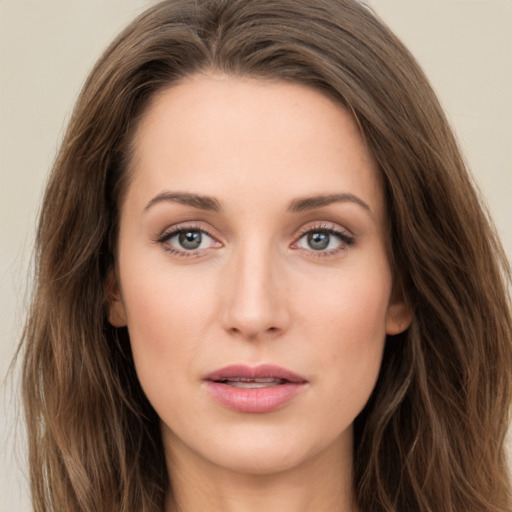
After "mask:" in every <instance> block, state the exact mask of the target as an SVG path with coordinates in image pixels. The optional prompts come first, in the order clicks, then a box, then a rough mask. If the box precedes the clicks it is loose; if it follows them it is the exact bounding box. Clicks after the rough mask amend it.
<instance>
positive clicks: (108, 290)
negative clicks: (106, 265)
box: [105, 269, 127, 327]
mask: <svg viewBox="0 0 512 512" xmlns="http://www.w3.org/2000/svg"><path fill="white" fill-rule="evenodd" d="M105 303H106V306H107V312H108V321H109V322H110V324H111V325H113V326H114V327H125V326H126V323H127V322H126V311H125V308H124V304H123V300H122V298H121V293H120V291H119V286H118V284H117V277H116V275H115V272H114V270H113V269H111V270H110V271H109V272H108V275H107V279H106V281H105Z"/></svg>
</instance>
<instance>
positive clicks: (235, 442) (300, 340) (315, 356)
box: [110, 75, 410, 473]
mask: <svg viewBox="0 0 512 512" xmlns="http://www.w3.org/2000/svg"><path fill="white" fill-rule="evenodd" d="M134 143H135V155H134V159H133V162H132V164H131V169H130V171H131V173H132V179H131V181H130V184H129V186H128V189H127V192H126V196H125V199H124V202H123V205H122V209H121V214H120V232H119V240H118V253H117V267H116V276H117V285H116V286H117V287H118V292H119V293H118V299H116V300H114V301H113V302H112V304H111V307H110V321H111V322H112V323H113V324H114V325H117V326H121V325H127V326H128V330H129V334H130V339H131V343H132V348H133V355H134V360H135V365H136V370H137V375H138V377H139V379H140V382H141V385H142V387H143V389H144V391H145V393H146V395H147V397H148V399H149V401H150V402H151V404H152V405H153V407H154V408H155V410H156V412H157V413H158V415H159V416H160V418H161V422H162V431H163V439H164V445H165V447H166V450H167V451H168V453H171V454H175V456H185V457H186V456H190V457H192V456H193V457H195V458H196V459H198V460H201V461H203V462H205V463H208V464H212V465H215V466H216V467H223V468H228V469H231V470H234V471H244V472H255V473H264V472H273V471H277V470H285V469H287V468H292V467H294V466H298V465H301V464H306V463H307V462H308V461H309V460H313V459H314V458H315V457H318V456H320V454H322V453H325V452H326V451H328V450H329V449H331V448H333V449H336V448H340V449H341V450H343V449H344V450H345V452H346V453H347V454H348V453H349V452H350V450H351V443H352V422H353V420H354V418H355V417H356V416H357V415H358V413H359V412H360V411H361V409H362V408H363V407H364V405H365V403H366V402H367V400H368V398H369V396H370V393H371V392H372V389H373V387H374V385H375V382H376V378H377V375H378V372H379V368H380V364H381V358H382V352H383V347H384V342H385V338H386V334H396V333H398V332H400V331H402V330H404V329H405V328H406V327H407V326H408V323H409V321H410V313H409V310H408V309H407V307H406V306H405V305H404V304H403V303H402V302H401V301H400V298H397V297H393V296H392V275H391V271H390V266H389V262H388V259H387V256H386V247H387V242H388V240H387V238H386V236H387V235H386V233H387V230H386V218H385V208H384V198H383V192H382V186H381V183H380V181H379V177H378V173H377V169H376V166H375V163H374V162H373V160H372V158H371V156H370V154H369V152H368V150H367V148H366V146H365V144H364V143H363V140H362V138H361V135H360V133H359V131H358V128H357V125H356V123H355V122H354V120H353V118H352V117H351V115H349V113H347V111H345V110H344V109H343V108H342V107H341V106H339V105H338V104H336V103H335V102H333V101H332V100H331V99H329V98H327V97H325V96H324V95H322V94H321V93H319V92H316V91H314V90H311V89H309V88H306V87H303V86H300V85H296V84H289V83H280V82H270V81H259V80H254V79H241V78H232V77H225V76H204V75H197V76H194V77H192V78H189V79H187V80H185V81H183V82H181V83H180V84H179V85H175V86H173V87H170V88H169V89H167V90H165V91H164V92H162V93H160V94H159V95H158V96H157V97H156V98H154V101H153V102H152V104H151V106H150V108H149V110H148V111H147V115H146V116H145V118H144V119H143V121H142V122H141V124H140V126H139V129H138V133H137V135H136V137H135V140H134ZM343 447H344V448H343ZM187 454H188V455H187ZM347 456H348V455H347Z"/></svg>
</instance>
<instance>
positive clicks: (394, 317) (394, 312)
mask: <svg viewBox="0 0 512 512" xmlns="http://www.w3.org/2000/svg"><path fill="white" fill-rule="evenodd" d="M413 317H414V315H413V312H412V308H411V306H410V305H409V303H408V302H407V300H406V299H405V297H404V293H403V291H402V289H401V287H400V288H399V289H397V290H394V291H393V294H392V296H391V300H390V302H389V305H388V311H387V315H386V334H387V335H389V336H394V335H395V334H400V333H401V332H404V331H405V330H407V329H408V328H409V326H410V325H411V323H412V319H413Z"/></svg>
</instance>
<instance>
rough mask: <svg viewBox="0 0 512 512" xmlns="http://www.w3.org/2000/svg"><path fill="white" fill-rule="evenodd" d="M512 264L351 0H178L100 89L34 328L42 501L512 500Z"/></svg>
mask: <svg viewBox="0 0 512 512" xmlns="http://www.w3.org/2000/svg"><path fill="white" fill-rule="evenodd" d="M508 275H509V274H508V267H507V264H506V260H505V257H504V255H503V252H502V250H501V248H500V245H499V242H498V241H497V240H496V237H495V235H494V233H493V231H492V228H491V227H490V225H489V223H488V221H487V219H486V216H485V215H484V213H483V212H482V209H481V207H480V206H479V203H478V198H477V195H476V193H475V191H474V190H473V187H472V185H471V182H470V179H469V177H468V175H467V171H466V169H465V167H464V163H463V161H462V158H461V156H460V153H459V150H458V148H457V145H456V143H455V141H454V138H453V135H452V133H451V132H450V129H449V127H448V125H447V122H446V120H445V118H444V115H443V113H442V111H441V109H440V107H439V104H438V102H437V100H436V98H435V96H434V94H433V92H432V90H431V89H430V87H429V85H428V82H427V80H426V79H425V77H424V75H423V74H422V72H421V71H420V70H419V68H418V66H417V65H416V63H415V62H414V60H413V58H412V57H411V56H410V54H409V53H408V52H407V51H406V50H405V49H404V48H403V46H402V45H401V44H400V43H399V42H398V41H397V40H396V38H395V37H394V36H393V35H392V34H391V33H390V32H389V31H388V30H387V29H386V28H385V27H383V26H382V24H381V23H380V22H379V21H378V20H377V19H375V17H374V16H373V15H372V14H371V13H370V12H369V11H367V10H366V9H365V8H364V7H363V6H361V5H360V4H358V3H357V2H353V1H348V0H347V1H336V2H334V1H331V0H329V1H328V0H320V1H317V2H315V3H314V4H312V3H311V2H307V1H305V0H304V1H302V0H300V1H297V0H280V1H278V2H275V1H270V0H268V1H267V0H261V1H257V2H246V1H241V0H240V1H238V0H234V1H230V2H226V1H222V0H203V1H194V2H192V1H191V0H176V1H167V2H163V3H161V4H159V5H156V6H155V7H153V8H151V9H150V10H148V11H147V12H146V13H144V14H143V15H142V16H140V17H139V18H138V19H137V20H135V22H134V23H133V24H132V25H130V26H129V27H128V28H127V29H126V30H125V31H124V32H123V33H122V34H121V35H120V36H119V37H118V39H117V40H116V41H114V43H112V45H111V46H110V47H109V48H108V49H107V51H106V52H105V54H104V55H103V57H102V58H101V59H100V61H99V62H98V63H97V65H96V67H95V68H94V70H93V71H92V73H91V75H90V77H89V79H88V80H87V82H86V84H85V86H84V89H83V91H82V94H81V96H80V98H79V100H78V103H77V105H76V109H75V112H74V115H73V118H72V119H71V122H70V126H69V128H68V132H67V135H66V137H65V139H64V141H63V145H62V148H61V151H60V153H59V157H58V159H57V161H56V164H55V167H54V170H53V173H52V176H51V179H50V182H49V185H48V188H47V192H46V196H45V200H44V205H43V210H42V213H41V220H40V227H39V232H38V273H37V276H38V277H37V279H38V281H37V289H36V290H35V294H34V302H33V306H32V310H31V314H30V318H29V320H28V323H27V327H26V331H25V336H24V344H25V345H24V346H25V365H24V397H25V404H26V415H27V421H28V426H29V442H30V457H31V475H32V490H33V497H34V503H35V509H36V510H50V509H52V507H53V509H54V510H76V511H92V510H122V511H132V510H148V511H150V510H151V511H152V510H160V511H162V510H165V511H166V512H169V511H184V512H187V511H189V510H227V511H229V510H253V509H256V508H258V509H262V508H263V509H275V508H279V509H281V510H322V511H323V510H325V511H356V510H357V511H370V510H371V511H374V510H375V511H410V510H418V511H437V510H443V511H452V512H455V511H457V512H459V511H472V510H473V511H477V510H478V511H481V510H492V511H501V512H504V511H505V510H509V509H510V488H509V483H508V480H507V471H506V462H505V456H504V451H503V441H504V436H505V432H506V429H507V421H508V411H509V403H510V387H511V383H510V375H509V373H510V372H509V368H510V363H511V359H512V357H511V343H510V341H511V332H512V321H511V318H510V309H509V302H508V298H507V293H506V285H505V282H504V281H505V279H506V278H507V276H508Z"/></svg>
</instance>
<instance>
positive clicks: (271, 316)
mask: <svg viewBox="0 0 512 512" xmlns="http://www.w3.org/2000/svg"><path fill="white" fill-rule="evenodd" d="M232 256H233V258H232V261H231V264H230V265H229V269H228V272H227V275H226V276H225V277H226V280H227V284H228V287H227V288H228V292H227V294H228V297H227V300H226V301H225V304H226V311H225V328H226V329H227V330H229V331H230V332H236V333H239V334H241V335H243V336H245V337H247V338H256V337H258V336H260V335H263V334H264V333H269V332H276V331H280V330H283V329H284V328H285V326H286V319H287V313H286V304H285V297H283V296H282V294H281V289H282V286H281V285H282V283H280V280H282V278H283V276H282V275H281V276H280V275H279V271H278V268H277V267H278V262H277V258H276V254H275V252H274V251H273V249H272V247H271V246H270V244H268V243H267V244H263V243H257V241H256V240H253V241H252V242H251V241H246V242H245V243H244V244H242V245H240V246H239V247H238V248H237V249H236V250H235V251H234V254H233V255H232Z"/></svg>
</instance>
